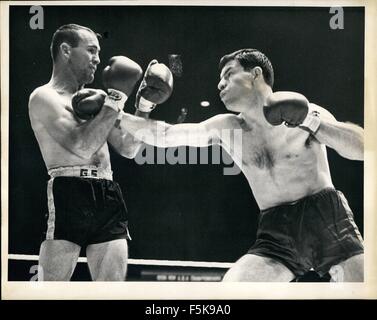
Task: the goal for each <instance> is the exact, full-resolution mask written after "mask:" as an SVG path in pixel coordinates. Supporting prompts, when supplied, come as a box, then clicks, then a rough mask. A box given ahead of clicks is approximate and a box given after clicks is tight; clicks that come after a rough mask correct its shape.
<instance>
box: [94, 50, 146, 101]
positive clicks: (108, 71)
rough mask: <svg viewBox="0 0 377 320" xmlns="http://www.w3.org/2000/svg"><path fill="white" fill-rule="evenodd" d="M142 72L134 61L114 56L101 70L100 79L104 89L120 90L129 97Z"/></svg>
mask: <svg viewBox="0 0 377 320" xmlns="http://www.w3.org/2000/svg"><path fill="white" fill-rule="evenodd" d="M142 74H143V70H142V69H141V67H140V66H139V65H138V64H137V63H136V62H135V61H133V60H131V59H129V58H127V57H124V56H115V57H112V58H111V59H110V60H109V65H108V66H106V67H105V69H104V70H103V72H102V81H103V85H104V86H105V88H106V89H115V90H118V91H121V92H123V93H124V94H126V95H127V97H129V96H130V94H131V93H132V91H133V89H134V87H135V84H136V82H138V81H139V80H140V78H141V76H142Z"/></svg>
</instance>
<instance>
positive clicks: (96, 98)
mask: <svg viewBox="0 0 377 320" xmlns="http://www.w3.org/2000/svg"><path fill="white" fill-rule="evenodd" d="M106 96H107V95H106V93H105V92H104V91H102V90H96V89H82V90H80V91H77V92H76V93H75V94H74V95H73V97H72V101H71V103H72V108H73V111H74V113H75V115H76V116H77V117H78V118H80V119H83V120H89V119H91V118H93V117H95V116H96V115H97V114H98V112H100V110H101V108H102V106H103V104H104V102H105V98H106Z"/></svg>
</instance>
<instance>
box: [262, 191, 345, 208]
mask: <svg viewBox="0 0 377 320" xmlns="http://www.w3.org/2000/svg"><path fill="white" fill-rule="evenodd" d="M331 192H339V191H337V190H336V189H335V188H333V187H327V188H324V189H322V190H320V191H318V192H316V193H313V194H309V195H307V196H305V197H303V198H300V199H298V200H295V201H290V202H284V203H281V204H279V205H277V206H275V207H271V208H267V209H263V210H261V211H260V212H261V213H262V214H264V213H266V212H269V211H272V210H274V209H276V208H279V207H283V206H291V205H295V204H297V203H300V202H301V201H305V200H307V199H315V198H317V197H320V196H323V195H324V194H327V193H331Z"/></svg>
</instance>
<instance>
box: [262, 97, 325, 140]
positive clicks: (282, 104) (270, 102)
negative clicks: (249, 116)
mask: <svg viewBox="0 0 377 320" xmlns="http://www.w3.org/2000/svg"><path fill="white" fill-rule="evenodd" d="M308 112H309V101H308V100H307V99H306V98H305V96H303V95H302V94H299V93H296V92H288V91H279V92H275V93H272V94H271V95H270V96H269V97H268V98H267V102H266V106H264V107H263V113H264V116H265V118H266V120H267V121H268V122H269V123H270V124H272V125H274V126H278V125H280V124H282V123H285V124H286V125H287V126H288V127H297V126H299V127H300V128H302V129H304V130H307V131H309V132H310V133H312V134H315V133H316V132H317V130H318V128H319V126H320V118H319V117H318V113H312V114H308Z"/></svg>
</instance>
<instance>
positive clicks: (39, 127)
mask: <svg viewBox="0 0 377 320" xmlns="http://www.w3.org/2000/svg"><path fill="white" fill-rule="evenodd" d="M36 90H38V94H43V95H47V96H48V98H49V99H53V100H52V101H53V102H54V103H56V104H57V107H58V108H61V110H62V114H63V113H64V112H68V113H69V115H68V116H67V117H66V120H67V121H72V124H73V125H80V121H81V120H79V119H77V118H76V117H74V115H73V109H72V105H71V99H72V94H69V93H66V92H58V91H57V90H55V89H54V88H52V87H50V86H49V85H45V86H43V87H40V88H38V89H36ZM66 115H67V114H66ZM30 120H31V125H32V128H33V130H34V134H35V136H36V138H37V141H38V144H39V147H40V150H41V153H42V156H43V159H44V162H45V165H46V167H47V169H52V168H57V167H67V166H79V165H95V166H97V167H102V168H107V169H111V165H110V155H109V149H108V145H107V143H105V144H103V145H102V147H100V148H99V149H98V151H97V152H95V153H94V154H93V155H92V156H91V157H90V158H89V159H88V158H82V157H80V156H78V155H77V154H76V153H75V152H73V150H69V149H68V148H65V147H64V146H62V144H60V143H59V142H58V141H57V140H56V139H54V137H53V136H52V135H51V134H50V132H49V131H48V129H47V128H46V125H45V123H44V121H46V119H45V118H42V117H40V116H39V115H38V113H37V112H33V113H30ZM50 130H51V129H50ZM67 134H69V133H68V132H67Z"/></svg>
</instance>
